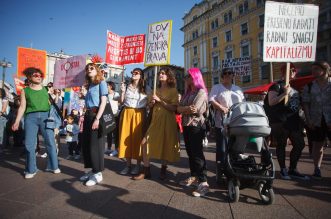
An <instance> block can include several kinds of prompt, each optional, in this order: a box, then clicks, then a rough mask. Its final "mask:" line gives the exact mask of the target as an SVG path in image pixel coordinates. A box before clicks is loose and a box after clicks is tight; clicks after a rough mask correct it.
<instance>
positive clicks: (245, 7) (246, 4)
mask: <svg viewBox="0 0 331 219" xmlns="http://www.w3.org/2000/svg"><path fill="white" fill-rule="evenodd" d="M244 12H248V1H247V0H246V1H245V2H244Z"/></svg>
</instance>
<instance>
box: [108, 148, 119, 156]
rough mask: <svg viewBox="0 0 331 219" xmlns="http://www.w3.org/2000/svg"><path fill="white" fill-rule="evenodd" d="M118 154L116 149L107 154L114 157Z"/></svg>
mask: <svg viewBox="0 0 331 219" xmlns="http://www.w3.org/2000/svg"><path fill="white" fill-rule="evenodd" d="M117 155H118V151H117V150H113V151H112V152H111V153H110V154H109V156H112V157H116V156H117Z"/></svg>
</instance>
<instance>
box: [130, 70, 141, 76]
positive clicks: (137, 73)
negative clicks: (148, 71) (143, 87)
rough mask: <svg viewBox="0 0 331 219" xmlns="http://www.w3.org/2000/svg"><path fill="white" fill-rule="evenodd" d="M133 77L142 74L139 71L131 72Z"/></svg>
mask: <svg viewBox="0 0 331 219" xmlns="http://www.w3.org/2000/svg"><path fill="white" fill-rule="evenodd" d="M131 74H132V75H140V72H138V71H134V72H131Z"/></svg>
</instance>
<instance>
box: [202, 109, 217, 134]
mask: <svg viewBox="0 0 331 219" xmlns="http://www.w3.org/2000/svg"><path fill="white" fill-rule="evenodd" d="M203 117H204V118H205V124H206V131H207V132H209V131H210V130H211V129H212V128H214V127H215V111H214V107H213V105H212V104H211V103H208V104H207V110H206V112H204V113H203Z"/></svg>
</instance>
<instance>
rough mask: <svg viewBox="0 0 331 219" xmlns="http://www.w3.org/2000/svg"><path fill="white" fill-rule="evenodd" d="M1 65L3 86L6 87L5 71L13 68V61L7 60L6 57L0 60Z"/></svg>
mask: <svg viewBox="0 0 331 219" xmlns="http://www.w3.org/2000/svg"><path fill="white" fill-rule="evenodd" d="M0 66H2V88H3V89H4V88H5V73H6V68H11V67H12V66H13V65H12V64H11V62H7V61H6V59H5V58H3V60H2V61H0Z"/></svg>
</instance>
